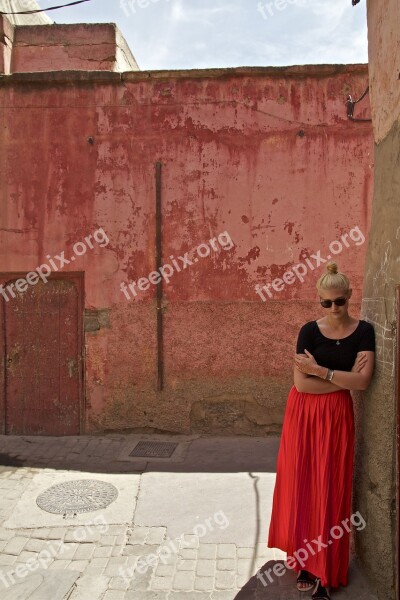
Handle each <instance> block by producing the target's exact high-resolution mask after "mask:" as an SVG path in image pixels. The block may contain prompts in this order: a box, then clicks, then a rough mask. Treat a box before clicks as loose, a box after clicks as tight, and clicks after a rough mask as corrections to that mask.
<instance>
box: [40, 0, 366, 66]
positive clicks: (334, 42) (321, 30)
mask: <svg viewBox="0 0 400 600" xmlns="http://www.w3.org/2000/svg"><path fill="white" fill-rule="evenodd" d="M68 1H71V0H38V3H39V5H40V7H41V8H46V7H49V6H54V5H58V4H63V3H66V2H68ZM48 15H49V16H51V17H52V18H53V19H54V21H55V22H57V23H74V22H75V23H79V22H80V23H83V22H85V23H104V22H112V23H116V24H117V25H118V27H119V29H120V30H121V32H122V34H123V36H124V37H125V39H126V41H127V42H128V45H129V47H130V49H131V51H132V53H133V55H134V56H135V58H136V61H137V62H138V64H139V67H140V69H142V70H149V69H196V68H199V69H206V68H213V67H242V66H285V65H302V64H327V63H337V64H342V63H366V62H367V61H368V57H367V22H366V7H365V0H361V2H360V4H358V5H357V6H352V4H351V0H229V1H228V0H90V1H89V2H86V3H84V4H80V5H77V6H72V7H69V8H62V9H60V10H55V11H51V12H48Z"/></svg>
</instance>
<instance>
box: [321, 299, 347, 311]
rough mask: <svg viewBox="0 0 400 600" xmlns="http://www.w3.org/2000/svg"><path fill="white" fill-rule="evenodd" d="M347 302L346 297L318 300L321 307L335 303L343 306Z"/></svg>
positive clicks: (327, 306)
mask: <svg viewBox="0 0 400 600" xmlns="http://www.w3.org/2000/svg"><path fill="white" fill-rule="evenodd" d="M346 302H347V298H343V297H342V298H336V300H320V303H321V306H322V307H323V308H330V307H331V306H332V304H336V306H344V305H345V304H346Z"/></svg>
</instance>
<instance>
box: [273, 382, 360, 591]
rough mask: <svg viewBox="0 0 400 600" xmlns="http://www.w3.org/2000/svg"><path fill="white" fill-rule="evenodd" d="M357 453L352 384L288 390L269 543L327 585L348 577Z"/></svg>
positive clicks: (291, 564) (289, 563)
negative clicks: (327, 390) (319, 389)
mask: <svg viewBox="0 0 400 600" xmlns="http://www.w3.org/2000/svg"><path fill="white" fill-rule="evenodd" d="M353 455H354V413H353V401H352V397H351V394H350V392H349V391H348V390H339V391H336V392H330V393H328V394H309V393H305V392H299V391H298V390H297V388H296V387H295V386H293V387H292V388H291V390H290V392H289V396H288V400H287V404H286V409H285V416H284V422H283V428H282V437H281V443H280V447H279V453H278V460H277V473H276V482H275V489H274V497H273V505H272V516H271V523H270V528H269V536H268V547H269V548H280V549H281V550H283V551H284V552H286V553H287V559H286V560H287V567H288V568H291V569H294V570H295V571H297V572H298V571H300V570H301V569H305V570H307V571H309V572H310V573H312V574H313V575H315V576H316V577H320V578H321V583H322V585H323V586H324V587H325V586H331V587H338V586H339V585H347V583H348V579H347V577H348V566H349V551H350V547H349V546H350V533H349V531H350V527H351V523H350V512H351V490H352V479H353ZM289 557H293V558H292V559H291V560H289Z"/></svg>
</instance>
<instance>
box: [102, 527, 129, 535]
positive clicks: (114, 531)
mask: <svg viewBox="0 0 400 600" xmlns="http://www.w3.org/2000/svg"><path fill="white" fill-rule="evenodd" d="M127 529H128V527H127V526H126V525H107V535H125V533H126V531H127Z"/></svg>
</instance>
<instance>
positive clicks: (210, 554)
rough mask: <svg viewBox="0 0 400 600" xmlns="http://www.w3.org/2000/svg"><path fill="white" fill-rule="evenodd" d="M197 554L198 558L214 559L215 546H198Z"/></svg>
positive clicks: (215, 554)
mask: <svg viewBox="0 0 400 600" xmlns="http://www.w3.org/2000/svg"><path fill="white" fill-rule="evenodd" d="M182 552H183V550H182ZM197 552H198V553H197V557H198V558H216V556H217V544H200V546H199V549H198V551H197Z"/></svg>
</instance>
